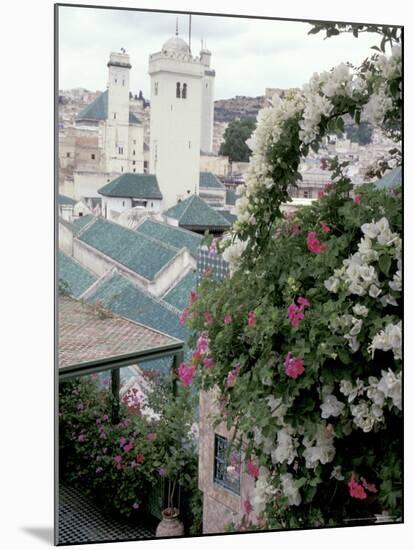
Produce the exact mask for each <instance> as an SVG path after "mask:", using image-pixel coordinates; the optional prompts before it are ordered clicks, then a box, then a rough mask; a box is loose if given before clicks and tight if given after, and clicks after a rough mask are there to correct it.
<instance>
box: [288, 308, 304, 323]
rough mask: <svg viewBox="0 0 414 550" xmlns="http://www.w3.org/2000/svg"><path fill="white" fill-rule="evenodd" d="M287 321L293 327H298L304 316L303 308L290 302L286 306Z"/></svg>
mask: <svg viewBox="0 0 414 550" xmlns="http://www.w3.org/2000/svg"><path fill="white" fill-rule="evenodd" d="M287 310H288V317H289V322H290V324H291V325H292V326H293V327H298V326H299V323H300V322H301V321H302V319H303V318H304V316H305V315H304V313H303V308H301V307H299V306H297V305H296V304H290V306H289V307H288V308H287Z"/></svg>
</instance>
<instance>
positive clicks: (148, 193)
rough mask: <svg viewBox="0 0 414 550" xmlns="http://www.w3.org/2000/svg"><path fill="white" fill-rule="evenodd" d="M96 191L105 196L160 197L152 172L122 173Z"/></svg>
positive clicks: (155, 178) (159, 198)
mask: <svg viewBox="0 0 414 550" xmlns="http://www.w3.org/2000/svg"><path fill="white" fill-rule="evenodd" d="M98 193H100V194H101V195H104V196H105V197H127V198H138V199H158V200H161V199H162V194H161V191H160V188H159V187H158V181H157V177H156V176H154V175H153V174H132V173H126V174H122V176H118V177H117V178H115V179H114V180H112V181H110V182H109V183H107V184H106V185H104V186H103V187H101V188H100V189H98Z"/></svg>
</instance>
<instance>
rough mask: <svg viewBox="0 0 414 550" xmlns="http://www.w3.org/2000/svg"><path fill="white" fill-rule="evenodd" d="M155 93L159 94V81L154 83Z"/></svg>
mask: <svg viewBox="0 0 414 550" xmlns="http://www.w3.org/2000/svg"><path fill="white" fill-rule="evenodd" d="M154 94H155V95H158V82H155V83H154Z"/></svg>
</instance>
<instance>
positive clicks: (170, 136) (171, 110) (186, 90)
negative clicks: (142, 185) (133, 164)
mask: <svg viewBox="0 0 414 550" xmlns="http://www.w3.org/2000/svg"><path fill="white" fill-rule="evenodd" d="M210 55H211V54H210V52H209V51H208V50H202V51H201V57H193V56H192V54H191V52H190V48H189V46H188V44H187V43H186V42H185V41H184V40H183V39H182V38H180V37H179V36H178V33H177V34H176V36H175V37H173V38H170V39H169V40H167V41H166V42H165V44H164V45H163V46H162V48H161V51H159V52H156V53H154V54H152V55H150V58H149V74H150V77H151V122H150V139H151V141H150V166H149V172H150V173H152V174H156V176H157V179H158V183H159V185H160V189H161V192H162V195H163V199H164V203H163V206H164V208H165V209H168V208H170V207H171V206H173V205H175V204H176V203H177V201H179V200H183V199H185V198H186V197H188V196H189V195H190V194H194V193H196V194H197V193H198V183H199V171H200V149H201V141H202V139H203V143H204V142H205V143H206V144H207V145H206V146H207V147H210V148H211V145H208V144H209V143H211V141H212V125H213V122H212V116H213V115H212V113H213V105H212V103H213V91H214V86H213V85H214V71H212V70H211V69H210V68H209V67H210ZM206 85H207V87H206ZM204 90H205V92H204ZM204 123H205V127H204V125H203V124H204ZM207 142H208V143H207Z"/></svg>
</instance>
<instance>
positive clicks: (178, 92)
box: [175, 82, 184, 97]
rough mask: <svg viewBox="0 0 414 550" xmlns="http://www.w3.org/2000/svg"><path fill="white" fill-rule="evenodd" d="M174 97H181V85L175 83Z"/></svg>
mask: <svg viewBox="0 0 414 550" xmlns="http://www.w3.org/2000/svg"><path fill="white" fill-rule="evenodd" d="M183 92H184V90H183ZM175 96H176V97H181V84H180V83H179V82H177V86H176V91H175Z"/></svg>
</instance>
